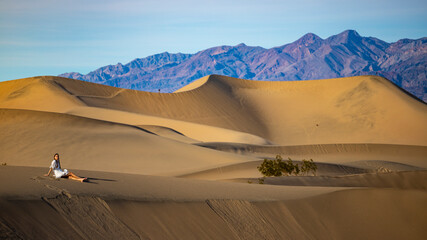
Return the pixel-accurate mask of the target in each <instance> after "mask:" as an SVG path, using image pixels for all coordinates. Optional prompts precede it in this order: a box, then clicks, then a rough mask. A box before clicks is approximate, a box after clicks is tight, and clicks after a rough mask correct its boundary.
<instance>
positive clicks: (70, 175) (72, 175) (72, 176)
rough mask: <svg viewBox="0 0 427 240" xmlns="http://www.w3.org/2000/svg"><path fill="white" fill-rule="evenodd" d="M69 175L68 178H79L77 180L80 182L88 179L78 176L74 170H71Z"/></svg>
mask: <svg viewBox="0 0 427 240" xmlns="http://www.w3.org/2000/svg"><path fill="white" fill-rule="evenodd" d="M67 176H68V178H69V179H72V180H77V181H80V182H83V181H84V180H86V179H87V178H81V177H79V176H77V175H76V174H74V173H72V172H69V173H68V174H67Z"/></svg>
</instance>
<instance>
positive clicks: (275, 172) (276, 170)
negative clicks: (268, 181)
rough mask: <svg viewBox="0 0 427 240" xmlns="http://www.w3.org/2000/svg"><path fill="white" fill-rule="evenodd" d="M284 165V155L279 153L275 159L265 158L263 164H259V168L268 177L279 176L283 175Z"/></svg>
mask: <svg viewBox="0 0 427 240" xmlns="http://www.w3.org/2000/svg"><path fill="white" fill-rule="evenodd" d="M282 165H283V162H282V157H281V156H280V155H277V156H276V159H274V160H270V159H264V161H263V162H262V163H261V166H258V167H257V169H258V171H260V172H261V173H262V175H264V176H266V177H271V176H275V177H279V176H282Z"/></svg>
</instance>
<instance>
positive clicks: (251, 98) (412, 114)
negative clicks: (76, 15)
mask: <svg viewBox="0 0 427 240" xmlns="http://www.w3.org/2000/svg"><path fill="white" fill-rule="evenodd" d="M15 82H20V83H15ZM1 85H3V86H2V88H1V89H2V93H1V95H0V97H1V98H0V99H2V100H1V101H0V107H3V108H4V107H7V108H23V109H35V110H44V111H56V112H65V111H69V110H70V108H72V107H71V106H75V107H77V106H91V107H98V108H107V109H114V110H119V111H126V112H133V113H139V114H144V115H149V116H156V117H162V118H168V119H174V120H181V121H185V122H193V123H198V124H203V125H209V126H214V127H220V128H226V129H231V130H235V131H239V132H245V133H250V134H252V135H256V136H259V137H261V138H265V139H267V140H269V141H272V142H274V143H276V144H280V145H307V144H336V143H385V144H402V145H422V146H425V145H427V138H426V137H425V136H426V135H427V129H426V127H425V124H424V123H425V122H427V111H426V109H427V105H426V104H423V103H421V102H419V101H416V100H415V99H413V98H411V97H410V96H408V95H407V94H406V93H404V92H402V91H401V90H400V89H399V88H397V87H396V86H394V85H393V84H392V83H390V82H389V81H387V80H385V79H383V78H380V77H375V76H360V77H351V78H343V79H327V80H316V81H298V82H266V81H249V80H242V79H235V78H229V77H223V76H216V75H212V76H208V77H205V78H203V79H201V80H198V81H196V82H194V83H192V85H193V86H187V87H186V88H185V89H183V90H187V91H180V92H177V93H172V94H159V93H149V92H141V91H133V90H125V89H119V88H113V87H108V86H103V85H99V84H93V83H87V82H82V81H78V80H70V79H65V78H58V77H38V78H32V79H21V80H17V81H9V82H5V83H2V84H1ZM1 85H0V86H1ZM38 89H42V90H43V91H45V92H46V91H49V92H54V93H55V94H56V96H57V97H56V98H54V99H58V101H59V99H61V101H63V102H66V104H64V105H65V106H62V103H61V104H56V103H55V102H56V101H55V102H52V101H50V102H49V100H47V99H52V98H45V96H44V95H42V94H37V92H40V91H41V90H38ZM36 90H37V91H36ZM16 92H23V93H25V94H24V95H26V97H25V98H24V99H26V100H25V101H22V100H20V99H23V98H20V97H19V96H20V95H19V94H17V93H16ZM52 94H53V93H52ZM21 96H22V94H21ZM52 97H54V96H52ZM35 104H37V105H38V106H37V107H34V105H35ZM389 119H393V121H389ZM141 125H142V124H141ZM164 127H169V126H164ZM178 131H179V130H178Z"/></svg>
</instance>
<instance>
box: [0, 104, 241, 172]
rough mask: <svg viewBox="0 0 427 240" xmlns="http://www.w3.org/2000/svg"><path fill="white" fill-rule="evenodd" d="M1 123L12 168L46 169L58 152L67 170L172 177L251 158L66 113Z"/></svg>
mask: <svg viewBox="0 0 427 240" xmlns="http://www.w3.org/2000/svg"><path fill="white" fill-rule="evenodd" d="M0 122H1V124H0V132H1V133H2V137H1V138H0V152H1V162H5V163H7V164H8V165H15V166H38V167H41V166H46V167H48V166H49V164H50V161H51V160H50V159H51V158H52V157H53V154H54V153H55V152H59V153H60V154H61V157H62V160H61V161H62V166H63V167H65V168H78V169H87V170H99V171H109V172H123V173H140V174H152V175H168V176H173V175H177V174H184V173H189V172H194V171H197V170H204V169H207V168H212V167H219V166H223V165H228V164H230V163H237V162H244V161H247V160H248V158H246V157H243V156H239V155H236V154H231V153H226V152H220V151H215V150H211V149H207V148H203V147H199V146H194V145H191V144H184V143H182V142H178V141H174V140H170V139H168V138H164V137H160V136H157V135H154V134H152V133H148V132H146V131H144V129H142V128H137V127H134V126H129V125H123V124H118V123H112V122H106V121H99V120H93V119H88V118H83V117H77V116H72V115H67V114H58V113H48V112H39V111H30V110H13V109H0ZM16 143H19V144H16Z"/></svg>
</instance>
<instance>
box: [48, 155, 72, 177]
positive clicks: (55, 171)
mask: <svg viewBox="0 0 427 240" xmlns="http://www.w3.org/2000/svg"><path fill="white" fill-rule="evenodd" d="M50 168H52V170H53V175H54V176H55V178H61V177H62V176H65V175H67V174H68V170H67V169H64V170H62V169H61V165H60V164H59V163H58V161H56V160H55V159H54V160H53V161H52V163H51V164H50Z"/></svg>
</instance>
